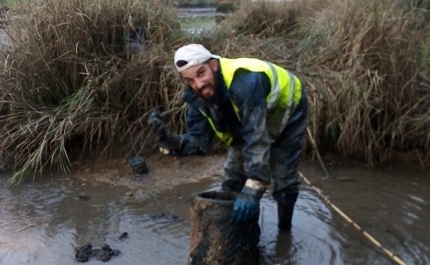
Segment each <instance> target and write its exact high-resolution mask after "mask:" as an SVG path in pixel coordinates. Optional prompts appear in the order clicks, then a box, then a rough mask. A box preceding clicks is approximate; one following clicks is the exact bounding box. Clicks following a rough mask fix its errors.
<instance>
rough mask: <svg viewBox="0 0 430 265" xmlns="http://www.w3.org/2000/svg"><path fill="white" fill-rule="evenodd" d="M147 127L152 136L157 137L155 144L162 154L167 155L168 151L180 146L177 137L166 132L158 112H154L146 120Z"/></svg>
mask: <svg viewBox="0 0 430 265" xmlns="http://www.w3.org/2000/svg"><path fill="white" fill-rule="evenodd" d="M148 126H149V129H150V130H151V132H152V133H153V134H155V135H156V136H157V138H158V139H157V144H158V145H159V147H161V149H163V150H161V149H160V151H162V152H163V153H165V154H168V153H170V151H174V150H177V149H178V148H179V146H180V141H179V137H178V136H177V135H175V134H173V133H172V132H170V131H169V130H167V128H166V126H165V125H164V122H163V120H162V119H161V115H160V111H158V110H154V111H153V112H151V114H150V115H149V118H148Z"/></svg>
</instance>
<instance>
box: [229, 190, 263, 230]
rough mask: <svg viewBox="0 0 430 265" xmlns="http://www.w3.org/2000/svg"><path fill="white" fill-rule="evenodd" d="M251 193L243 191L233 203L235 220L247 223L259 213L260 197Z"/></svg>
mask: <svg viewBox="0 0 430 265" xmlns="http://www.w3.org/2000/svg"><path fill="white" fill-rule="evenodd" d="M251 193H252V192H251ZM251 193H247V192H243V191H242V192H241V193H239V194H238V195H237V196H236V199H235V200H234V205H233V219H234V221H235V222H237V223H246V222H248V221H249V220H251V219H252V218H253V217H254V216H256V215H257V214H258V211H259V209H260V204H259V202H260V199H259V198H258V197H257V196H254V195H252V194H251Z"/></svg>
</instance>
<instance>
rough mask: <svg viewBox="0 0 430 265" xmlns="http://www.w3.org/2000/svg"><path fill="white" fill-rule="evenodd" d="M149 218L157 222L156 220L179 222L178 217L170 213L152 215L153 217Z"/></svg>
mask: <svg viewBox="0 0 430 265" xmlns="http://www.w3.org/2000/svg"><path fill="white" fill-rule="evenodd" d="M149 218H150V219H151V220H153V221H158V220H168V221H179V216H177V215H176V214H171V213H160V214H153V215H150V216H149Z"/></svg>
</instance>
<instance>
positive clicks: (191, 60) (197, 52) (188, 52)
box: [175, 44, 221, 73]
mask: <svg viewBox="0 0 430 265" xmlns="http://www.w3.org/2000/svg"><path fill="white" fill-rule="evenodd" d="M210 58H214V59H219V58H221V57H220V56H218V55H214V54H212V53H210V52H209V51H208V50H207V49H206V48H205V47H203V45H201V44H188V45H185V46H182V47H181V48H179V49H178V50H177V51H176V53H175V67H176V70H178V72H179V73H180V72H182V71H184V70H187V69H188V68H190V67H192V66H195V65H198V64H201V63H204V62H206V61H207V60H209V59H210Z"/></svg>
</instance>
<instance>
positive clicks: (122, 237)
mask: <svg viewBox="0 0 430 265" xmlns="http://www.w3.org/2000/svg"><path fill="white" fill-rule="evenodd" d="M127 237H128V233H127V232H124V233H122V234H121V235H120V236H119V240H124V239H126V238H127Z"/></svg>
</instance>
